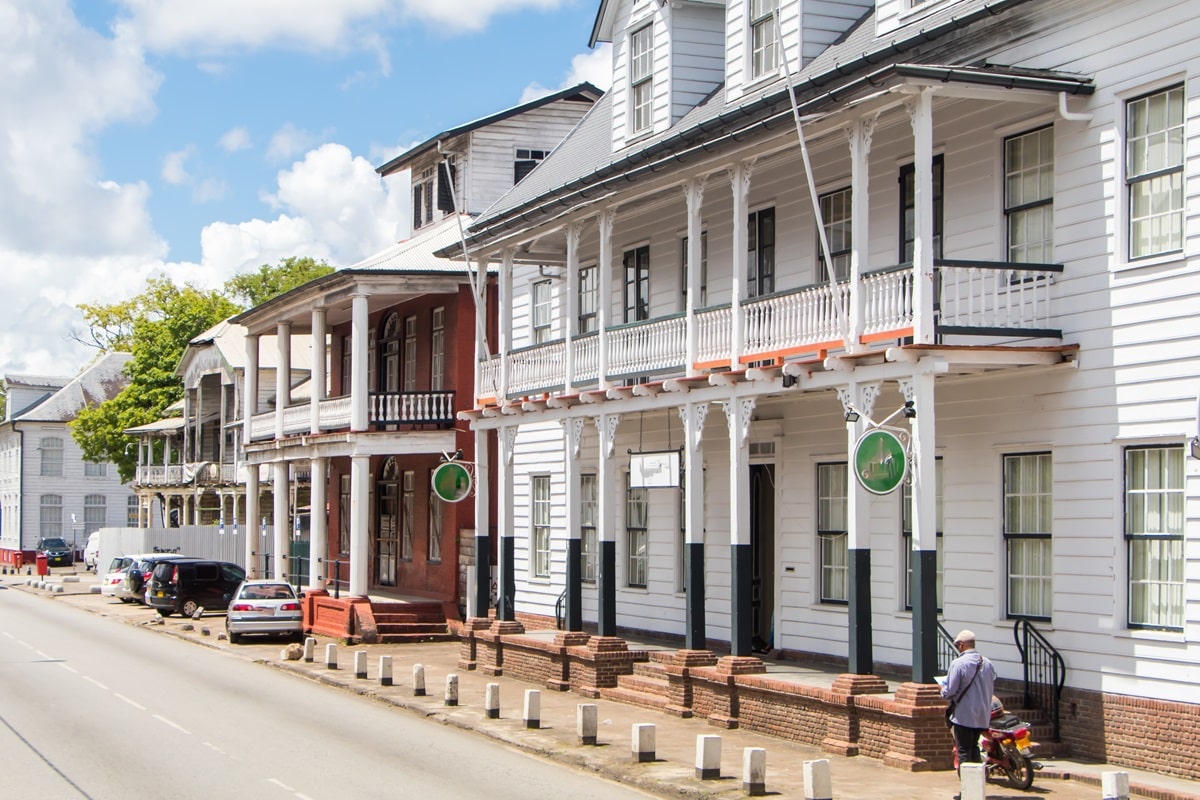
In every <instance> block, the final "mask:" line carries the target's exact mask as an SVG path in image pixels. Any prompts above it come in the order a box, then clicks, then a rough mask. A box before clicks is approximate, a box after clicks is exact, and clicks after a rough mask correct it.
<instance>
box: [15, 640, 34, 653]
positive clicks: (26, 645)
mask: <svg viewBox="0 0 1200 800" xmlns="http://www.w3.org/2000/svg"><path fill="white" fill-rule="evenodd" d="M17 644H19V645H21V647H28V648H29V649H30V650H32V649H33V645H31V644H30V643H29V642H25V641H22V640H20V639H17Z"/></svg>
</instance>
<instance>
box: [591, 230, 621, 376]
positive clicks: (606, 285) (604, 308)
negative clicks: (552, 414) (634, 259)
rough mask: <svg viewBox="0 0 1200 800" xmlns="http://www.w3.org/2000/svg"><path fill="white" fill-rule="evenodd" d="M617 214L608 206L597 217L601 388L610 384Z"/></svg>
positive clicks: (598, 365) (598, 368) (599, 373)
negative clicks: (614, 226)
mask: <svg viewBox="0 0 1200 800" xmlns="http://www.w3.org/2000/svg"><path fill="white" fill-rule="evenodd" d="M616 216H617V212H616V209H613V208H606V209H604V210H603V211H601V212H600V215H599V216H598V217H597V218H596V224H597V227H598V228H599V233H600V264H599V265H598V269H599V275H598V276H597V277H598V278H599V280H597V284H598V285H597V290H596V295H597V297H596V300H597V304H598V306H599V307H598V308H597V309H596V322H597V325H598V326H599V328H600V342H599V347H598V348H597V355H596V359H597V360H596V366H597V374H598V378H599V380H598V385H599V388H601V389H607V388H608V387H609V386H610V384H609V381H608V326H609V325H611V324H612V258H613V255H612V230H613V221H614V220H615V219H616Z"/></svg>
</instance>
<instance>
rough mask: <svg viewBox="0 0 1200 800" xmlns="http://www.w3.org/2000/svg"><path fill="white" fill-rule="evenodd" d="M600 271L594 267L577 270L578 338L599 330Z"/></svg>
mask: <svg viewBox="0 0 1200 800" xmlns="http://www.w3.org/2000/svg"><path fill="white" fill-rule="evenodd" d="M599 280H600V269H599V268H598V267H596V266H594V265H593V266H588V267H582V268H581V269H580V270H579V322H578V326H577V328H576V333H578V334H579V335H580V336H583V335H584V334H588V333H595V332H596V331H598V330H600V284H599Z"/></svg>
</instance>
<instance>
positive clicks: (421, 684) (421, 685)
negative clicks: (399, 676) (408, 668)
mask: <svg viewBox="0 0 1200 800" xmlns="http://www.w3.org/2000/svg"><path fill="white" fill-rule="evenodd" d="M424 696H425V667H423V666H422V665H420V664H413V697H424Z"/></svg>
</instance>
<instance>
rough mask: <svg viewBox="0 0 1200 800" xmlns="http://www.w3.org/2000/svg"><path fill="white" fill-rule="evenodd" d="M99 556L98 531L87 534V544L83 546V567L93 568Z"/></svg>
mask: <svg viewBox="0 0 1200 800" xmlns="http://www.w3.org/2000/svg"><path fill="white" fill-rule="evenodd" d="M99 557H100V531H95V532H93V533H92V534H90V535H89V536H88V540H87V546H86V547H84V548H83V566H84V569H89V570H95V569H96V560H97V559H98V558H99Z"/></svg>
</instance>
